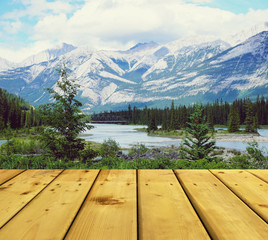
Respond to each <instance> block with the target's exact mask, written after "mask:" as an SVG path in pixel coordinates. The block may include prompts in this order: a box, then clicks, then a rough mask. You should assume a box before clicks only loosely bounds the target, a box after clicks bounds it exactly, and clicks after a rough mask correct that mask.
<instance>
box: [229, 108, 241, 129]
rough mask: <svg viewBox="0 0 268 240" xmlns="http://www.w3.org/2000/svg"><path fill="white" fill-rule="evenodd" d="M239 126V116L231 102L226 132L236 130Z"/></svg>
mask: <svg viewBox="0 0 268 240" xmlns="http://www.w3.org/2000/svg"><path fill="white" fill-rule="evenodd" d="M239 128H240V118H239V113H238V110H237V108H236V106H235V104H232V106H231V110H230V114H229V117H228V132H230V133H232V132H237V131H239Z"/></svg>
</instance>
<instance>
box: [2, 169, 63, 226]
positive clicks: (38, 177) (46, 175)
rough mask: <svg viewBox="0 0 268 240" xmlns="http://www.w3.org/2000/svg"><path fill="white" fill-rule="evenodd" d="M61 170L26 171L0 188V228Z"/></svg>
mask: <svg viewBox="0 0 268 240" xmlns="http://www.w3.org/2000/svg"><path fill="white" fill-rule="evenodd" d="M61 172H62V170H27V171H25V172H23V173H21V174H20V175H18V176H17V177H15V178H13V179H11V180H10V181H8V182H6V183H4V184H3V185H1V186H0V216H1V217H0V228H1V227H2V226H3V225H4V224H5V223H6V222H7V221H8V220H10V219H11V218H12V217H13V216H14V215H15V214H17V213H18V212H19V211H20V210H21V209H22V208H23V207H24V206H25V205H26V204H27V203H28V202H29V201H31V200H32V199H33V198H34V197H35V196H36V195H37V194H38V193H39V192H40V191H42V190H43V189H44V188H45V187H46V186H47V185H48V184H49V183H50V182H51V181H52V180H53V179H54V178H55V177H56V176H57V175H58V174H59V173H61Z"/></svg>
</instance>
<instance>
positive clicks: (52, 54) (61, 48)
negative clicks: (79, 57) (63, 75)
mask: <svg viewBox="0 0 268 240" xmlns="http://www.w3.org/2000/svg"><path fill="white" fill-rule="evenodd" d="M75 48H76V47H74V46H73V45H70V44H67V43H62V44H60V45H58V46H56V47H55V48H53V49H47V50H45V51H42V52H40V53H38V54H35V55H33V56H31V57H28V58H27V59H25V60H24V61H22V62H21V63H20V66H24V67H25V66H29V65H33V64H38V63H41V62H47V61H51V60H53V59H55V58H57V57H59V56H61V55H64V54H65V53H68V52H70V51H72V50H74V49H75Z"/></svg>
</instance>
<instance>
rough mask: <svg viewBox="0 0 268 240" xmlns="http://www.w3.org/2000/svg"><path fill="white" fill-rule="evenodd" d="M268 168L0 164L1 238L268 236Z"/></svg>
mask: <svg viewBox="0 0 268 240" xmlns="http://www.w3.org/2000/svg"><path fill="white" fill-rule="evenodd" d="M267 183H268V170H243V171H242V170H174V171H173V170H101V171H100V170H64V171H63V170H0V239H4V240H12V239H14V240H18V239H26V240H29V239H38V240H40V239H53V240H55V239H63V238H65V239H70V240H76V239H93V240H98V239H109V240H110V239H115V240H125V239H144V240H150V239H164V240H167V239H171V240H173V239H174V240H176V239H182V240H187V239H194V240H201V239H228V240H235V239H239V240H241V239H242V240H246V239H252V240H255V239H265V240H267V239H268V224H267V222H268V184H267Z"/></svg>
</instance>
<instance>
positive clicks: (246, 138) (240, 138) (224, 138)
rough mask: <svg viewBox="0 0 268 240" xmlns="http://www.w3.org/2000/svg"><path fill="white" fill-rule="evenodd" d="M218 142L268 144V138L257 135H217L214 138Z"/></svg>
mask: <svg viewBox="0 0 268 240" xmlns="http://www.w3.org/2000/svg"><path fill="white" fill-rule="evenodd" d="M212 139H213V140H215V141H218V142H254V141H256V142H263V143H268V138H266V137H263V136H260V135H256V134H236V135H235V134H234V135H233V134H218V135H217V134H216V135H215V136H214V137H212Z"/></svg>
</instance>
